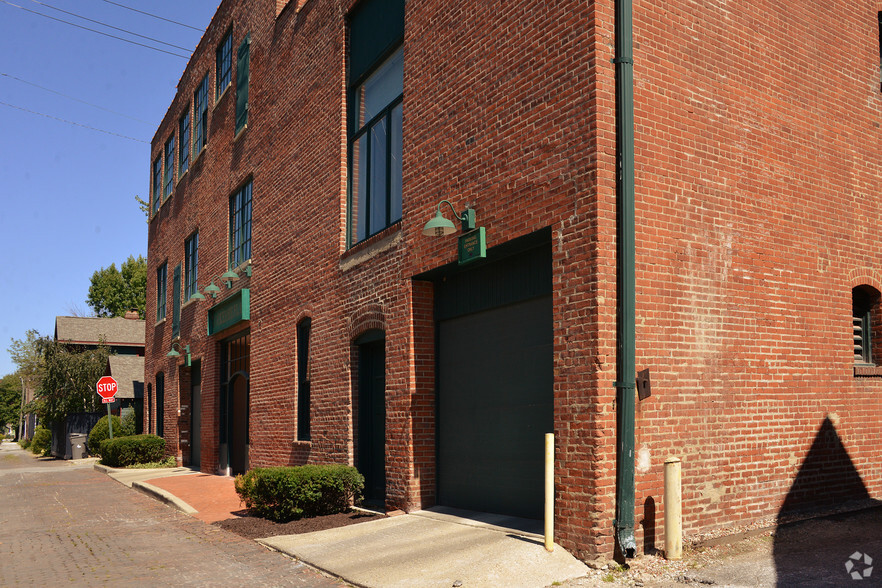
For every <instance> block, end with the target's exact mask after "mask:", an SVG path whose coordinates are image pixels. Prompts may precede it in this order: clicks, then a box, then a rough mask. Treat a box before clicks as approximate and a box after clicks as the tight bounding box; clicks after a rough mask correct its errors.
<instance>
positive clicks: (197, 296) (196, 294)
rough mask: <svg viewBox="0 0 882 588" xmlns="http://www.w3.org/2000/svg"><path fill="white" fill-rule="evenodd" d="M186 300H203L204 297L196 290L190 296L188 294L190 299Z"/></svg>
mask: <svg viewBox="0 0 882 588" xmlns="http://www.w3.org/2000/svg"><path fill="white" fill-rule="evenodd" d="M188 300H205V296H203V295H202V294H201V293H200V292H199V290H197V291H195V292H193V293H192V294H190V298H188Z"/></svg>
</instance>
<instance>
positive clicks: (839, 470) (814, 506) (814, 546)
mask: <svg viewBox="0 0 882 588" xmlns="http://www.w3.org/2000/svg"><path fill="white" fill-rule="evenodd" d="M877 466H878V464H877ZM880 506H882V502H880V501H878V500H873V499H872V498H871V497H870V493H869V492H868V491H867V487H866V486H865V485H864V482H863V480H862V478H861V475H860V473H859V472H858V471H857V469H856V468H855V466H854V462H852V460H851V457H850V456H849V454H848V450H847V449H846V448H845V446H844V445H843V443H842V440H841V439H840V437H839V434H838V432H837V431H836V427H835V426H834V424H833V422H832V421H831V420H830V419H829V418H825V419H824V421H823V423H821V426H820V428H819V429H818V432H817V434H816V435H815V439H814V442H813V443H812V446H811V448H810V449H809V451H808V453H807V454H806V456H805V460H804V461H803V463H802V466H801V467H800V469H799V472H798V473H797V475H796V478H795V479H794V480H793V485H792V486H791V487H790V491H789V492H788V493H787V497H786V498H785V499H784V503H783V504H782V506H781V510H780V511H779V512H778V520H777V527H776V530H775V536H774V544H773V550H774V558H775V573H776V577H777V585H778V586H810V585H814V586H817V585H825V586H839V585H850V584H849V583H850V582H852V581H854V579H856V578H853V577H852V575H851V572H853V571H857V573H858V574H864V573H866V570H867V569H868V568H869V566H868V565H867V564H866V563H865V561H864V555H865V554H866V555H870V553H869V551H870V550H874V549H875V550H877V551H878V550H880V549H882V508H880ZM831 513H832V514H831ZM820 514H824V515H825V516H822V517H818V516H815V518H811V517H812V515H820ZM855 554H859V555H855ZM873 557H879V558H882V551H878V553H875V554H872V555H870V560H869V561H872V558H873ZM849 561H851V562H852V564H851V565H850V566H849V565H848V562H849ZM880 561H882V560H880ZM869 573H870V574H872V569H870V572H869ZM877 575H878V576H879V579H882V567H880V569H879V573H878V574H877ZM866 579H869V577H867V578H866ZM873 579H874V580H875V579H876V578H873Z"/></svg>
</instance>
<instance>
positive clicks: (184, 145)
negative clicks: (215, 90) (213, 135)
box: [178, 104, 190, 175]
mask: <svg viewBox="0 0 882 588" xmlns="http://www.w3.org/2000/svg"><path fill="white" fill-rule="evenodd" d="M178 127H179V130H178V136H179V137H180V142H179V143H180V144H179V145H178V170H179V171H178V173H179V174H180V175H184V172H185V171H187V168H189V167H190V105H189V104H188V105H187V108H185V109H184V116H182V117H181V120H180V121H179V123H178Z"/></svg>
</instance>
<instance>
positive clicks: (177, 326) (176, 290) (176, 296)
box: [172, 264, 181, 337]
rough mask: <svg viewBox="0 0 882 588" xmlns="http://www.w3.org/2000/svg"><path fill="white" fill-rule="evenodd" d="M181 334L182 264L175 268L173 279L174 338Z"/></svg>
mask: <svg viewBox="0 0 882 588" xmlns="http://www.w3.org/2000/svg"><path fill="white" fill-rule="evenodd" d="M180 334H181V264H178V265H176V266H175V272H174V274H173V277H172V337H177V336H178V335H180Z"/></svg>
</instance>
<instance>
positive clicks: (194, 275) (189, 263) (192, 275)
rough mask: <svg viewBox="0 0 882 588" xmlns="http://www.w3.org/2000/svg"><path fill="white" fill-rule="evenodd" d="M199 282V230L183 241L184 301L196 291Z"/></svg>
mask: <svg viewBox="0 0 882 588" xmlns="http://www.w3.org/2000/svg"><path fill="white" fill-rule="evenodd" d="M198 283H199V232H198V231H197V232H195V233H193V234H192V235H191V236H190V238H189V239H187V240H186V241H184V301H185V302H186V301H187V300H190V296H192V295H193V294H195V293H196V289H197V287H198V286H197V284H198Z"/></svg>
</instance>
